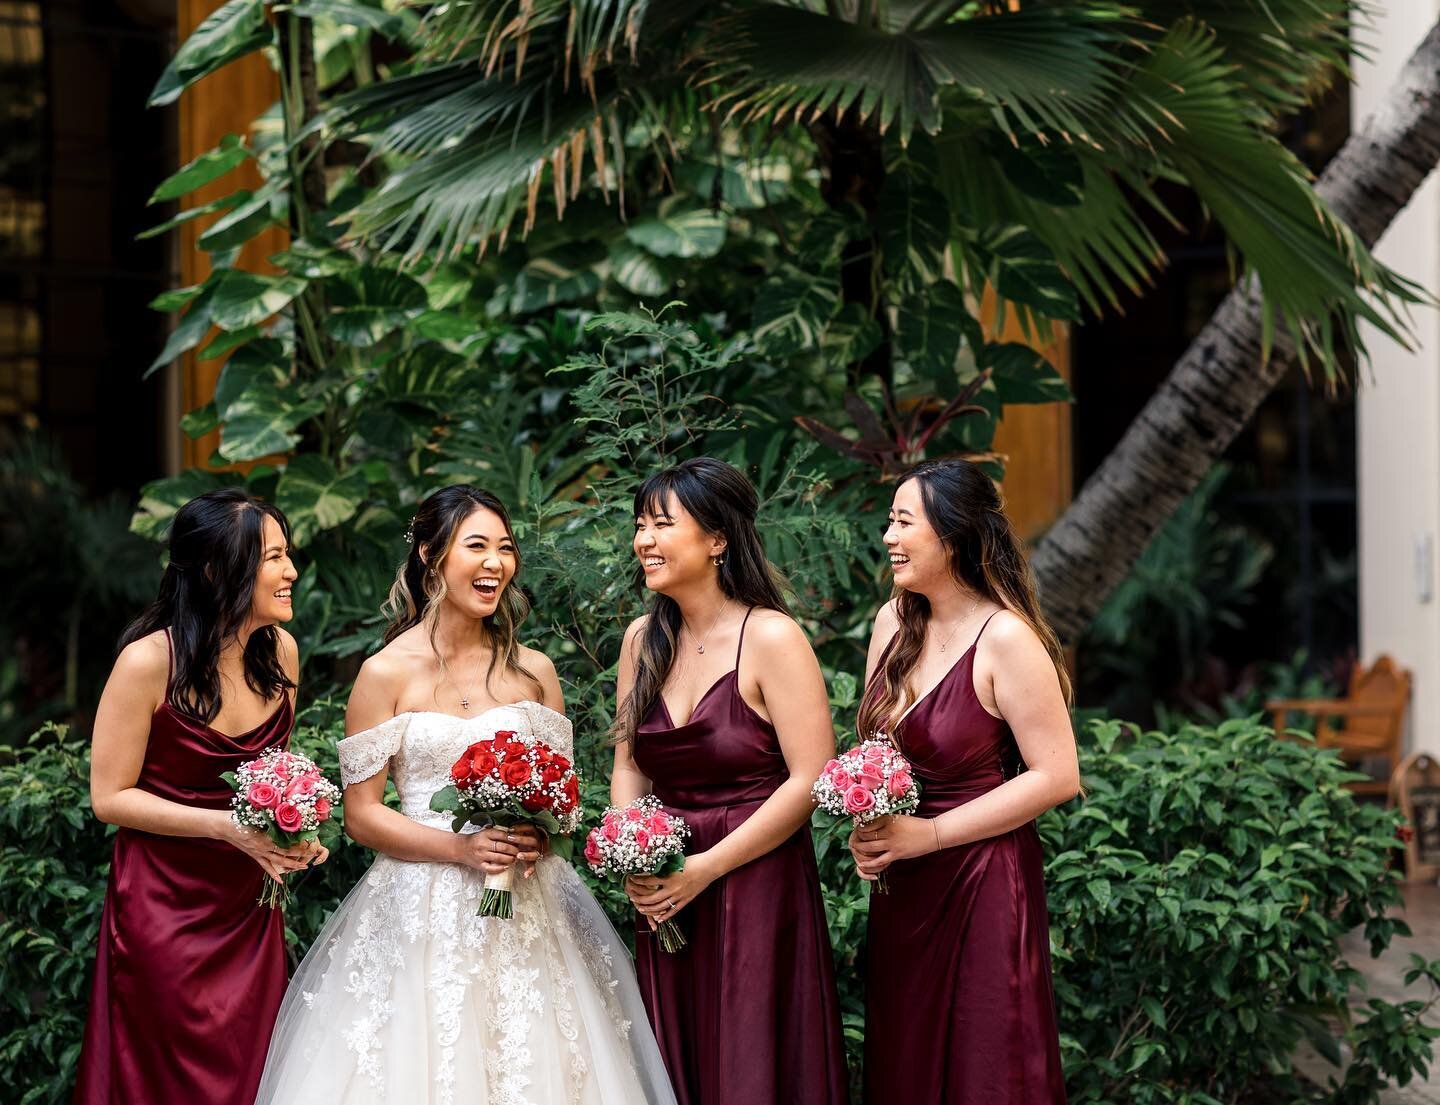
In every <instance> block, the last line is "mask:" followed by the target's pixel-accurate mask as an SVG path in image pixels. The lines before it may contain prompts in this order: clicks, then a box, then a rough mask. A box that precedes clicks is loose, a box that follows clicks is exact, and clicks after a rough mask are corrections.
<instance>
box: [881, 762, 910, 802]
mask: <svg viewBox="0 0 1440 1105" xmlns="http://www.w3.org/2000/svg"><path fill="white" fill-rule="evenodd" d="M913 783H914V780H913V779H911V778H910V772H908V771H906V770H905V769H904V768H903V767H902V768H901V769H900V770H899V771H897V772H895V774H894V775H892V776H890V781H889V783H887V784H886V789H887V790H888V791H889V792H890V793H891V794H892V795H894V796H895V797H896V798H903V797H904V796H905V793H906V792H907V791H908V790H909V789H910V787H911V785H912V784H913Z"/></svg>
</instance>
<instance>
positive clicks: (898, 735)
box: [865, 621, 1065, 1105]
mask: <svg viewBox="0 0 1440 1105" xmlns="http://www.w3.org/2000/svg"><path fill="white" fill-rule="evenodd" d="M988 624H989V622H988V621H987V622H986V625H988ZM984 632H985V627H984V626H982V627H981V629H980V633H981V634H983V633H984ZM977 643H978V636H977ZM886 651H887V652H888V651H889V650H888V648H887V650H886ZM974 665H975V645H971V646H970V648H969V649H968V650H967V651H966V652H965V654H964V655H962V656H961V657H960V658H959V659H958V660H956V662H955V664H954V666H953V667H952V668H951V669H950V671H949V672H948V673H946V675H945V677H944V678H943V679H941V680H940V682H939V683H938V684H937V685H936V686H935V688H934V689H933V690H932V691H930V692H929V693H928V694H927V695H925V696H924V697H923V698H921V699H920V701H919V702H917V703H916V704H915V705H914V706H913V707H912V708H911V709H910V711H909V712H908V713H907V714H906V715H905V716H904V717H903V718H902V719H901V721H900V724H899V725H898V726H896V732H895V741H896V744H897V746H898V747H899V749H900V751H901V752H903V753H904V754H905V756H906V757H907V758H908V759H909V760H910V762H911V764H912V765H913V766H914V772H915V776H916V778H917V779H919V781H920V786H921V795H920V809H919V810H918V813H919V815H920V816H922V817H934V816H935V815H937V814H941V813H944V812H945V811H946V810H950V809H953V808H955V807H956V806H959V805H963V804H964V803H966V802H969V801H970V800H972V799H974V798H977V797H979V796H980V795H982V794H984V793H986V792H987V791H990V790H993V789H994V788H995V787H997V786H999V785H1000V784H1001V783H1003V782H1004V781H1005V779H1006V778H1007V777H1009V776H1012V775H1013V774H1014V769H1015V768H1016V767H1018V765H1019V762H1020V757H1019V752H1018V750H1017V748H1016V746H1015V738H1014V736H1013V735H1012V734H1011V732H1010V727H1009V726H1008V725H1006V724H1005V722H1004V721H1003V720H1001V719H1000V718H997V717H995V715H993V714H991V713H990V712H989V711H988V710H986V709H985V708H984V707H983V706H982V705H980V700H979V699H978V698H977V697H976V694H975V686H974ZM1043 875H1044V872H1043V857H1042V855H1041V850H1040V839H1039V837H1038V835H1037V834H1036V831H1035V823H1034V822H1033V821H1032V822H1030V823H1028V824H1026V825H1022V826H1021V827H1020V828H1018V829H1015V830H1013V831H1011V832H1008V833H1004V834H1002V835H1000V836H996V837H990V838H989V839H987V840H977V841H974V842H973V843H970V844H964V845H960V846H958V847H954V848H947V849H945V850H944V851H941V852H934V853H931V854H930V855H926V856H921V857H919V858H917V859H912V860H901V861H900V862H898V863H895V864H892V865H891V867H890V868H889V871H888V874H887V876H886V877H887V881H888V883H889V887H890V892H889V893H888V894H875V895H872V896H871V898H870V917H869V925H868V938H867V944H866V965H867V979H866V986H867V991H866V1005H865V1025H866V1031H865V1100H866V1102H867V1103H869V1105H885V1103H889V1102H896V1101H913V1102H925V1103H926V1105H1063V1103H1064V1101H1065V1083H1064V1079H1063V1077H1062V1073H1061V1068H1060V1041H1059V1033H1058V1030H1057V1028H1056V1022H1055V997H1054V992H1053V989H1052V986H1051V978H1050V935H1049V932H1050V928H1049V918H1048V916H1047V914H1046V909H1045V884H1044V877H1043Z"/></svg>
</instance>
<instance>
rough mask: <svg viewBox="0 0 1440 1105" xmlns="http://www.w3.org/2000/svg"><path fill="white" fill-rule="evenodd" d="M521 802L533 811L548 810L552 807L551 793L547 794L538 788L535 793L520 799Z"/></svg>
mask: <svg viewBox="0 0 1440 1105" xmlns="http://www.w3.org/2000/svg"><path fill="white" fill-rule="evenodd" d="M520 804H521V805H522V806H524V807H525V808H526V809H527V810H529V811H530V812H531V813H535V812H536V811H538V810H548V809H549V808H550V795H548V794H546V793H545V792H544V791H543V790H537V791H535V793H533V794H527V795H526V796H525V797H524V798H522V799H520Z"/></svg>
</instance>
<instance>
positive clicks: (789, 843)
mask: <svg viewBox="0 0 1440 1105" xmlns="http://www.w3.org/2000/svg"><path fill="white" fill-rule="evenodd" d="M746 620H747V622H748V620H749V615H748V614H747V615H746ZM744 641H745V628H744V626H743V625H742V626H741V629H740V646H741V648H743V646H744ZM739 666H740V648H737V649H736V655H735V671H731V672H729V673H728V674H726V675H723V676H721V677H720V679H719V680H718V681H717V682H716V683H715V684H714V685H713V686H712V687H711V688H710V689H709V690H708V691H706V692H705V694H704V696H703V697H702V698H701V699H700V701H699V702H698V703H697V704H696V706H695V710H694V712H693V713H692V714H691V716H690V720H689V721H688V722H687V723H686V724H684V725H679V726H677V725H675V724H674V723H673V722H672V721H671V718H670V712H669V710H668V709H667V708H666V706H665V702H664V699H663V698H660V697H658V696H657V699H656V702H655V704H654V706H653V707H652V708H651V710H650V713H649V715H648V716H647V717H646V719H645V721H644V722H643V723H642V724H641V725H640V727H639V730H638V731H637V732H636V734H635V744H634V757H635V762H636V765H637V766H638V767H639V768H640V770H641V771H643V772H644V773H645V774H646V776H648V777H649V778H650V780H651V781H652V782H653V784H654V791H655V795H656V796H657V797H658V798H659V799H660V801H661V802H662V803H664V805H665V807H666V808H667V809H668V810H669V811H670V812H672V813H675V814H678V815H680V816H681V817H683V818H685V820H686V822H687V823H688V824H689V826H690V829H691V834H692V835H691V838H690V844H689V849H688V850H689V851H690V852H691V853H695V852H701V851H704V850H705V849H707V848H710V847H712V846H713V845H714V844H716V843H717V842H718V841H720V840H721V839H722V838H723V837H725V836H726V835H727V834H729V833H730V832H732V831H733V830H734V829H736V828H737V827H738V826H739V825H740V824H742V823H743V822H744V821H745V819H746V818H748V817H749V816H750V815H751V814H753V813H754V812H755V811H756V810H757V809H759V808H760V806H761V804H762V803H763V802H764V801H765V799H766V798H768V797H769V796H770V795H771V794H773V793H774V792H775V790H776V789H777V788H778V787H779V786H780V785H781V784H782V783H783V782H784V781H785V780H786V778H788V774H787V772H786V769H785V760H784V758H783V756H782V755H781V752H780V744H779V741H778V739H777V737H776V734H775V729H774V727H773V726H772V725H771V724H770V723H769V722H767V721H765V719H763V718H762V717H760V715H759V714H757V713H756V712H755V710H754V709H752V708H751V706H750V705H749V703H747V702H746V701H745V700H744V698H742V697H741V695H740V689H739V682H738V671H739ZM677 921H678V923H679V925H680V927H681V930H682V931H683V932H684V934H685V939H686V940H687V941H688V943H687V946H686V947H684V948H682V949H681V950H680V951H678V952H674V953H668V952H665V951H662V950H661V949H660V946H659V943H658V942H657V941H656V940H655V939H654V938H653V937H652V935H651V933H650V929H649V926H648V925H647V924H645V923H643V921H642V922H641V923H640V924H639V925H637V930H636V933H637V934H636V957H635V958H636V963H635V966H636V973H637V974H638V976H639V980H640V992H641V995H642V997H643V998H644V1000H645V1007H646V1010H647V1011H648V1013H649V1015H650V1021H651V1023H652V1025H653V1026H654V1029H655V1036H656V1038H657V1039H658V1041H659V1043H660V1053H661V1055H662V1056H664V1059H665V1066H666V1069H667V1070H668V1071H669V1074H670V1080H671V1082H672V1083H673V1084H674V1087H675V1095H676V1098H677V1099H678V1101H679V1103H680V1105H843V1102H845V1100H846V1095H847V1089H846V1071H845V1054H844V1046H843V1044H842V1042H841V1034H840V1011H839V1009H840V1007H839V999H838V997H837V995H836V991H835V977H834V967H833V963H832V960H831V954H830V940H829V934H828V931H827V929H826V926H825V908H824V903H823V900H822V898H821V893H820V876H819V872H818V870H817V869H816V866H815V851H814V847H813V845H812V843H811V839H810V829H809V827H808V826H804V827H802V828H801V829H799V830H798V831H797V832H796V833H795V835H794V836H792V837H790V838H789V839H788V840H786V841H785V842H784V843H782V844H781V845H780V846H779V847H777V848H775V849H774V850H773V851H771V852H768V853H766V854H765V855H763V856H761V857H759V858H758V859H755V860H752V861H751V862H750V863H747V864H745V865H744V866H743V867H739V868H737V869H736V870H734V871H731V872H730V873H729V874H728V875H726V876H725V877H724V878H721V879H717V880H716V881H715V882H714V883H712V884H711V885H710V886H709V887H707V888H706V889H705V891H704V893H702V894H701V895H700V896H699V897H697V898H696V899H695V900H694V901H692V902H691V903H690V904H689V905H688V906H687V907H686V908H685V909H684V910H683V911H682V912H681V913H680V914H679V915H678V917H677Z"/></svg>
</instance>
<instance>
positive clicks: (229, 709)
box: [74, 489, 326, 1105]
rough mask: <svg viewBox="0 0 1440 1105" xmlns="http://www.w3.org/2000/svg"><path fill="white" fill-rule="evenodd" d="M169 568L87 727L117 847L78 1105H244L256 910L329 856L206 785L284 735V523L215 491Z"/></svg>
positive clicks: (269, 993)
mask: <svg viewBox="0 0 1440 1105" xmlns="http://www.w3.org/2000/svg"><path fill="white" fill-rule="evenodd" d="M169 553H170V555H169V564H168V566H167V567H166V569H165V574H164V576H163V578H162V579H161V581H160V594H159V597H158V598H157V599H156V600H155V602H154V603H152V604H151V605H150V607H149V609H147V610H146V611H145V612H144V613H143V614H141V615H140V617H139V618H137V619H136V620H135V621H134V622H133V623H132V624H131V625H130V627H129V628H128V629H127V630H126V631H125V634H124V636H123V637H122V638H121V642H120V644H121V651H120V655H119V656H118V658H117V659H116V661H115V667H114V669H113V670H112V671H111V673H110V678H109V680H108V682H107V683H106V684H105V690H104V693H103V694H102V696H101V699H100V706H99V709H98V711H97V712H96V715H95V738H94V746H93V752H92V760H91V768H90V797H91V803H92V805H93V806H94V809H95V815H96V816H97V817H99V818H100V820H102V821H106V822H109V823H110V824H112V825H118V826H119V827H120V831H119V832H118V833H116V834H115V854H114V858H113V860H112V862H111V864H110V883H109V887H108V889H107V890H106V895H105V909H104V913H103V914H102V916H101V920H100V942H99V950H98V953H97V955H96V958H95V984H94V990H93V993H92V995H91V1000H90V1018H89V1021H88V1023H87V1024H86V1028H85V1044H84V1048H83V1050H82V1051H81V1053H80V1070H79V1080H78V1083H77V1085H76V1088H75V1098H74V1100H75V1102H76V1105H155V1103H156V1102H161V1101H184V1102H191V1103H193V1105H251V1103H252V1102H253V1101H254V1100H255V1089H256V1085H257V1084H258V1082H259V1079H260V1071H261V1068H262V1067H263V1065H264V1062H265V1048H266V1046H267V1045H268V1044H269V1042H270V1041H269V1037H270V1026H271V1025H272V1024H273V1023H274V1020H275V1014H276V1011H277V1010H278V1008H279V1006H280V998H281V997H282V995H283V994H284V993H285V941H284V927H285V922H284V918H283V917H282V916H281V914H280V911H279V910H273V909H267V908H264V907H262V906H260V905H258V904H257V901H256V899H257V898H258V897H259V895H260V891H261V889H262V887H263V886H264V882H265V880H266V879H275V880H277V881H278V880H280V879H281V878H282V877H283V876H284V875H285V874H286V873H287V872H290V871H295V870H299V869H300V868H302V867H305V866H306V865H307V864H308V863H309V862H311V861H312V860H313V861H314V862H321V861H323V860H324V859H325V856H326V852H325V849H324V848H322V847H321V846H320V845H318V844H303V845H297V846H296V847H294V848H290V849H279V848H277V847H275V846H274V845H273V844H271V842H270V840H269V839H268V838H267V837H266V836H265V835H264V834H262V833H259V832H255V831H252V830H246V829H240V828H238V827H236V825H235V824H234V822H232V821H231V820H230V809H229V801H230V797H231V793H232V792H231V790H230V788H229V787H228V786H227V785H226V784H225V782H224V781H223V780H222V779H221V778H220V775H221V773H222V772H225V771H230V770H233V769H234V768H236V767H238V766H239V765H240V764H242V763H244V762H245V761H246V760H249V759H252V758H253V757H255V756H257V755H259V754H260V753H261V752H264V751H265V750H266V749H269V748H274V747H276V746H277V745H284V744H286V743H287V742H288V740H289V737H290V729H291V727H292V725H293V723H294V716H295V715H294V700H293V696H294V693H295V685H296V677H297V675H298V667H299V661H298V654H297V651H296V648H295V641H294V639H293V638H292V637H291V636H290V634H288V633H286V632H285V631H284V630H283V629H280V628H279V624H280V623H281V622H287V621H289V620H290V616H291V594H290V588H291V584H293V583H294V581H295V577H296V572H295V566H294V565H293V564H291V562H290V542H289V527H288V526H287V524H286V522H285V518H284V516H283V515H282V514H281V513H280V511H279V510H277V509H276V508H275V507H273V506H271V505H269V504H267V503H262V502H260V501H259V500H257V499H253V498H251V497H250V496H249V495H246V494H245V493H244V492H242V491H239V490H236V489H226V490H221V491H212V492H210V493H208V494H206V495H202V496H200V497H199V498H198V499H192V500H191V501H190V502H188V503H186V504H185V505H184V506H182V507H181V508H180V509H179V511H177V512H176V514H175V520H174V523H173V524H172V526H171V529H170V548H169ZM231 734H236V735H234V736H231Z"/></svg>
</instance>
